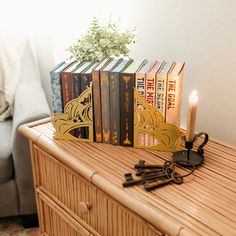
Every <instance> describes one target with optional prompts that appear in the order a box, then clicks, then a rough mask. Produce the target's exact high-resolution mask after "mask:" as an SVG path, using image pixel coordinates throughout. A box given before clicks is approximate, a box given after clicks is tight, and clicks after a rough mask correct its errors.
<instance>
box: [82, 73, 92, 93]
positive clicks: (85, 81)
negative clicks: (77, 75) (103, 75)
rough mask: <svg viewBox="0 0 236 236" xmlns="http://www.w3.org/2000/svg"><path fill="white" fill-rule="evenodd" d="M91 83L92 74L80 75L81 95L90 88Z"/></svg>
mask: <svg viewBox="0 0 236 236" xmlns="http://www.w3.org/2000/svg"><path fill="white" fill-rule="evenodd" d="M91 82H92V73H84V74H81V84H80V91H81V93H82V92H83V91H84V90H86V89H87V88H88V87H89V86H90V83H91Z"/></svg>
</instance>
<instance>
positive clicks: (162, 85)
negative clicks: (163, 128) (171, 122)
mask: <svg viewBox="0 0 236 236" xmlns="http://www.w3.org/2000/svg"><path fill="white" fill-rule="evenodd" d="M172 67H173V63H167V62H163V64H162V65H161V67H160V69H159V71H158V72H157V74H156V93H155V107H156V108H157V109H158V111H159V112H161V114H162V116H163V120H164V121H165V117H166V87H167V76H168V72H169V71H170V70H171V68H172Z"/></svg>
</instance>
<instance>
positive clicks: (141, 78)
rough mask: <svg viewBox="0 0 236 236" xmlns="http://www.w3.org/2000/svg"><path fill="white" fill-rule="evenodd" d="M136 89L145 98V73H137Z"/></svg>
mask: <svg viewBox="0 0 236 236" xmlns="http://www.w3.org/2000/svg"><path fill="white" fill-rule="evenodd" d="M135 88H136V89H137V90H138V91H139V95H141V96H142V97H144V98H145V95H146V93H145V92H146V91H145V73H136V76H135Z"/></svg>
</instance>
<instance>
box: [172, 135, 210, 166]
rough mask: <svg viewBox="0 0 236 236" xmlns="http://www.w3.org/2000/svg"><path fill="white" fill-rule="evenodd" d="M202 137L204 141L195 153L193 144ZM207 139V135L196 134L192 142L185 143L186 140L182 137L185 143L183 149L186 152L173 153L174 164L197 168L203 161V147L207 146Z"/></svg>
mask: <svg viewBox="0 0 236 236" xmlns="http://www.w3.org/2000/svg"><path fill="white" fill-rule="evenodd" d="M202 135H204V136H205V138H204V141H203V142H202V143H201V144H200V145H199V147H198V149H197V151H193V150H192V148H193V143H194V142H195V141H196V140H197V138H199V137H200V136H202ZM208 139H209V136H208V134H207V133H203V132H201V133H199V134H196V135H195V137H194V139H193V141H190V142H189V141H186V138H185V137H184V141H185V148H186V149H187V150H181V151H177V152H175V153H173V156H172V157H173V160H174V162H175V163H177V164H179V165H181V166H186V167H188V166H198V165H201V164H202V163H203V161H204V149H203V147H204V146H205V145H206V144H207V142H208Z"/></svg>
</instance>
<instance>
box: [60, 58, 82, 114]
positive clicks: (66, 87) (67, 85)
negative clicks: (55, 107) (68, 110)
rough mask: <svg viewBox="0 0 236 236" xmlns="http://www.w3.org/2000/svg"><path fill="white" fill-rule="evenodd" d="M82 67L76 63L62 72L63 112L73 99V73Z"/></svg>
mask: <svg viewBox="0 0 236 236" xmlns="http://www.w3.org/2000/svg"><path fill="white" fill-rule="evenodd" d="M79 65H80V62H75V63H73V64H72V65H70V66H69V67H67V68H66V69H65V70H63V71H62V72H61V85H62V101H63V110H64V107H65V105H66V104H67V103H68V102H69V101H70V100H72V99H73V95H72V79H71V73H72V72H73V71H74V70H75V69H76V68H77V67H78V66H79Z"/></svg>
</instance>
